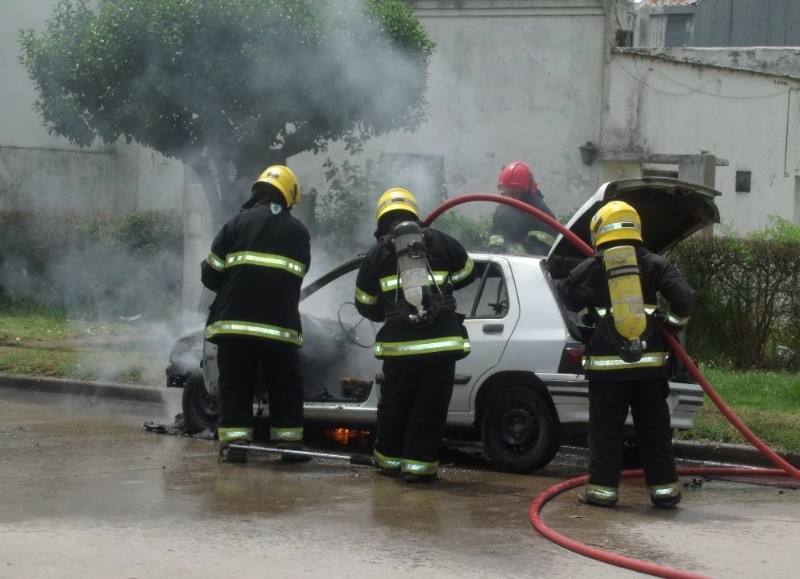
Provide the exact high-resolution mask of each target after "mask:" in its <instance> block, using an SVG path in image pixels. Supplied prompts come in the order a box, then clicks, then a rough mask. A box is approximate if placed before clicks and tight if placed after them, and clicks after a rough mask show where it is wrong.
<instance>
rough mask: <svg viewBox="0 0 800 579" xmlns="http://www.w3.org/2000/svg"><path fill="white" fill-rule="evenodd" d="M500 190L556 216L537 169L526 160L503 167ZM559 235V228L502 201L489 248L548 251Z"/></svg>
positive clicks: (499, 183)
mask: <svg viewBox="0 0 800 579" xmlns="http://www.w3.org/2000/svg"><path fill="white" fill-rule="evenodd" d="M497 190H498V191H500V193H501V194H502V195H503V196H505V197H510V198H511V199H516V200H517V201H522V202H523V203H527V204H528V205H530V206H531V207H533V208H535V209H538V210H539V211H542V212H543V213H545V214H546V215H549V216H550V217H552V218H553V219H555V218H556V217H555V215H553V212H552V211H551V210H550V208H549V207H548V206H547V203H545V201H544V195H543V194H542V192H541V191H540V190H539V185H538V183H536V179H534V177H533V171H531V168H530V167H529V166H528V165H527V164H525V163H523V162H522V161H512V162H511V163H508V164H507V165H505V166H504V167H503V170H502V171H500V176H499V177H498V178H497ZM555 239H556V232H555V230H554V229H553V228H552V227H550V226H549V225H547V224H545V223H544V222H542V221H541V220H540V219H539V218H538V217H535V216H533V215H531V214H530V213H527V212H525V211H521V210H519V209H517V208H516V207H511V206H510V205H505V204H498V205H497V207H496V208H495V210H494V214H493V215H492V229H491V234H490V236H489V251H492V252H495V253H501V252H503V253H513V254H516V255H525V254H530V255H547V252H548V251H550V246H552V245H553V242H554V241H555Z"/></svg>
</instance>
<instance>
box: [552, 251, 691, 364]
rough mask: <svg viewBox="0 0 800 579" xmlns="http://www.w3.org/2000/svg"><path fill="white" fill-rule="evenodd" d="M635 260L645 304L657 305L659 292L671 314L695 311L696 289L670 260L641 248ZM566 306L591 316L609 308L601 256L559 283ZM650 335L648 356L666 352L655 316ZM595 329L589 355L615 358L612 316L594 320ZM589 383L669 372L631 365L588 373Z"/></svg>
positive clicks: (585, 261) (587, 262) (579, 266)
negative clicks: (611, 329)
mask: <svg viewBox="0 0 800 579" xmlns="http://www.w3.org/2000/svg"><path fill="white" fill-rule="evenodd" d="M636 257H637V260H638V263H639V270H640V279H641V282H642V297H643V298H644V303H645V305H653V306H655V305H657V304H658V298H657V295H658V294H659V293H660V294H661V295H662V296H663V298H664V299H665V300H666V301H667V302H668V304H669V311H670V313H672V314H673V315H675V316H677V317H680V318H688V317H689V316H690V315H691V314H692V313H693V312H694V308H695V301H696V294H695V291H694V289H692V287H691V286H690V285H689V283H688V282H687V281H686V280H685V279H684V278H683V276H682V275H681V274H680V273H679V272H678V270H677V269H676V268H675V266H674V265H672V263H670V261H669V260H668V259H666V258H664V257H662V256H660V255H658V254H655V253H652V252H651V251H649V250H647V249H646V248H644V247H642V246H641V245H638V246H637V247H636ZM557 287H558V291H559V294H560V296H561V299H562V302H563V304H564V306H565V307H566V308H567V309H568V310H570V311H572V312H580V311H581V310H582V309H583V308H587V309H588V310H589V313H590V314H592V313H593V312H595V311H596V310H597V309H605V310H608V309H610V306H611V298H610V296H609V292H608V284H607V282H606V273H605V268H604V267H603V259H602V255H597V256H594V257H590V258H587V259H585V260H584V261H583V262H581V263H580V264H579V265H577V266H576V267H575V268H574V269H573V270H572V271H571V272H570V274H569V276H568V277H567V278H565V279H563V280H561V281H560V282H558V283H557ZM648 318H649V319H648V329H649V336H647V338H646V344H647V345H646V348H645V354H647V353H651V352H666V351H667V343H666V340H665V339H664V337H663V335H662V334H661V332H660V331H659V329H658V328H657V327H656V326H655V324H654V321H653V319H652V315H648ZM594 321H595V324H596V328H595V331H594V332H593V333H592V337H591V338H590V339H589V343H588V347H587V352H586V356H587V357H591V356H613V355H614V354H616V348H615V347H614V345H613V344H612V343H611V342H610V340H609V335H610V334H609V331H608V328H607V327H606V325H607V324H611V323H613V322H612V321H611V317H610V316H605V317H603V318H594ZM586 376H587V378H588V379H590V380H616V379H626V380H635V379H640V378H649V377H665V376H666V369H665V366H664V365H661V366H655V367H653V366H644V367H640V366H636V365H635V364H632V365H630V366H629V367H626V368H621V369H619V370H604V371H589V370H587V372H586Z"/></svg>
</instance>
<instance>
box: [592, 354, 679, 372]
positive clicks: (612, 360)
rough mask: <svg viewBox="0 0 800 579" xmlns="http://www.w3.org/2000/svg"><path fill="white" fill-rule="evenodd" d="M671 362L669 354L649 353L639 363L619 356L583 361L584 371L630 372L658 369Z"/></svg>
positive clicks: (595, 357)
mask: <svg viewBox="0 0 800 579" xmlns="http://www.w3.org/2000/svg"><path fill="white" fill-rule="evenodd" d="M667 360H669V353H668V352H648V353H646V354H644V355H643V356H642V358H641V359H640V360H639V361H637V362H626V361H625V360H623V359H622V358H620V357H619V356H589V357H585V358H584V359H583V369H584V370H595V371H598V370H599V371H602V370H623V369H624V370H628V369H631V368H658V367H659V366H664V365H665V364H666V363H667Z"/></svg>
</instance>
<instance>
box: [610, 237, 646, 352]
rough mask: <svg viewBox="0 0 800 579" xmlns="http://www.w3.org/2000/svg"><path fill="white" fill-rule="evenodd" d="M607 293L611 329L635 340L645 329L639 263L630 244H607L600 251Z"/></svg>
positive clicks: (628, 338)
mask: <svg viewBox="0 0 800 579" xmlns="http://www.w3.org/2000/svg"><path fill="white" fill-rule="evenodd" d="M603 266H604V267H605V270H606V279H607V281H608V293H609V295H610V297H611V312H612V316H613V319H614V328H615V329H616V330H617V333H618V334H619V335H620V336H622V337H623V338H625V339H627V340H638V339H639V338H640V337H641V335H642V334H643V333H644V331H645V330H646V329H647V315H646V314H645V311H644V298H643V297H642V282H641V279H640V278H639V264H638V262H637V261H636V250H635V249H634V248H633V246H632V245H620V246H617V247H609V248H608V249H606V250H604V251H603Z"/></svg>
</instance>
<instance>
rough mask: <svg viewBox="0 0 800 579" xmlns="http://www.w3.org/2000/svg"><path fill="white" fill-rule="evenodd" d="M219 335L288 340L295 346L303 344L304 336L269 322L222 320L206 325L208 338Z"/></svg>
mask: <svg viewBox="0 0 800 579" xmlns="http://www.w3.org/2000/svg"><path fill="white" fill-rule="evenodd" d="M218 336H253V337H256V338H267V339H269V340H278V341H280V342H288V343H290V344H294V345H295V346H302V345H303V336H302V335H301V334H300V333H299V332H297V331H295V330H289V329H287V328H280V327H278V326H270V325H268V324H256V323H254V322H233V321H227V320H220V321H218V322H214V323H213V324H211V325H210V326H207V327H206V340H210V339H212V338H215V337H218Z"/></svg>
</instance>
